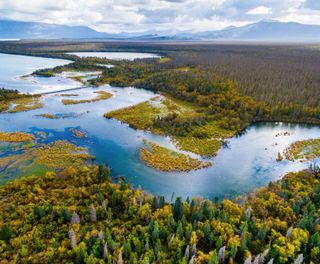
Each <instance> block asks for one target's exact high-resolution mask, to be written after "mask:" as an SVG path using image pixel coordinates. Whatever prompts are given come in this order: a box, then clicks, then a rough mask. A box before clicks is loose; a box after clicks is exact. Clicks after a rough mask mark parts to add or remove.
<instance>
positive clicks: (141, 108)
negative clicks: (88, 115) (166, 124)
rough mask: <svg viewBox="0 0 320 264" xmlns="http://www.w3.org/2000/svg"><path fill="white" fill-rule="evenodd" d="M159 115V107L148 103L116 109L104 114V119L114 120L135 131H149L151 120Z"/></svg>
mask: <svg viewBox="0 0 320 264" xmlns="http://www.w3.org/2000/svg"><path fill="white" fill-rule="evenodd" d="M160 114H161V108H160V107H154V106H153V105H152V104H150V103H149V102H144V103H140V104H137V105H134V106H130V107H126V108H122V109H118V110H115V111H111V112H108V113H106V114H105V115H104V116H105V117H106V118H115V119H118V120H120V121H121V122H124V123H127V124H129V125H130V126H131V127H133V128H136V129H144V130H151V129H152V125H153V120H154V119H155V118H156V117H157V116H158V115H160Z"/></svg>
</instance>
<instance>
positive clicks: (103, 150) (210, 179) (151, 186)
mask: <svg viewBox="0 0 320 264" xmlns="http://www.w3.org/2000/svg"><path fill="white" fill-rule="evenodd" d="M107 55H108V53H106V54H104V55H103V56H107ZM112 56H114V55H112ZM117 56H120V55H119V54H118V55H117ZM121 56H123V57H122V58H124V59H127V57H125V56H126V54H121ZM144 56H146V55H144ZM149 56H153V55H152V54H150V55H149ZM131 58H132V55H130V56H129V57H128V59H131ZM0 60H1V65H0V87H4V88H11V89H18V90H19V91H21V92H30V93H37V92H42V93H43V92H53V93H50V94H47V95H44V96H43V99H42V101H43V103H44V107H43V108H42V109H37V110H32V111H28V112H20V113H14V114H13V113H3V114H0V131H25V132H31V133H36V132H39V131H42V132H46V134H47V135H49V136H48V139H47V140H48V141H53V140H56V139H68V140H71V141H75V142H76V143H77V144H79V145H82V146H86V147H88V149H89V151H90V153H91V154H93V155H95V156H96V158H97V161H98V162H105V163H107V164H108V165H109V166H110V167H111V168H112V175H113V176H114V177H118V176H123V177H126V178H127V179H128V181H131V182H132V183H133V184H134V186H136V187H137V186H141V187H142V189H144V190H146V191H149V192H152V193H154V194H159V195H164V196H166V197H167V198H169V199H170V197H171V196H172V193H175V195H176V196H182V197H184V198H186V197H187V196H190V197H193V196H203V197H208V198H213V197H215V196H217V197H219V198H223V197H225V196H226V195H228V196H235V195H238V194H242V193H245V192H249V191H252V190H254V189H255V188H257V187H260V186H264V185H267V184H268V183H269V182H270V181H273V180H277V179H279V178H280V177H281V176H283V175H284V174H285V173H286V172H288V171H297V170H301V169H303V168H306V167H307V166H309V163H307V162H306V163H301V162H291V161H286V160H283V161H281V162H277V161H276V157H277V153H278V151H282V150H283V149H284V148H286V147H287V146H288V145H289V144H290V143H292V142H294V141H296V140H301V139H309V138H314V137H319V136H320V129H319V127H317V126H304V125H297V124H287V123H259V124H253V125H252V126H250V127H249V128H248V129H247V131H246V133H245V134H244V135H242V136H239V137H234V138H232V139H230V144H229V147H228V148H223V149H221V150H220V151H219V152H218V155H217V157H215V158H213V159H212V162H213V163H214V166H212V167H210V168H207V169H202V170H198V171H192V172H189V173H185V172H183V173H182V172H181V173H178V172H176V173H165V172H160V171H157V170H154V169H151V168H149V167H147V166H146V165H145V164H144V163H143V162H141V161H140V159H139V149H140V147H142V146H143V142H142V141H143V139H144V138H146V139H148V140H149V141H153V142H156V143H158V144H159V145H162V146H165V147H168V148H172V149H174V148H175V147H174V145H173V144H172V143H171V142H170V139H169V138H167V137H162V136H157V135H153V134H151V133H148V132H144V131H137V130H134V129H132V128H129V127H128V125H126V124H122V123H120V122H119V121H117V120H108V119H106V118H104V117H103V114H104V113H106V112H108V111H111V110H114V109H119V108H122V107H126V106H130V105H133V104H137V103H140V102H143V101H146V100H149V99H150V98H152V97H154V96H155V94H154V93H152V92H150V91H146V90H143V89H136V88H133V87H127V88H117V87H110V86H109V85H105V86H102V87H99V88H95V87H86V88H82V89H79V90H77V91H73V92H72V93H74V92H75V93H77V94H79V96H77V97H76V99H82V98H83V99H85V98H91V97H94V92H95V91H97V90H104V91H108V92H110V93H112V94H113V97H112V98H110V99H108V100H104V101H98V102H94V103H86V104H78V105H63V104H62V102H61V100H62V99H66V97H65V95H64V94H65V93H66V92H63V93H62V92H54V91H60V90H65V89H71V88H76V87H79V86H81V84H80V83H78V82H76V81H73V80H71V79H69V78H67V76H58V77H52V78H39V77H25V78H21V76H23V75H26V74H28V73H30V72H32V71H34V70H36V69H39V68H48V67H54V66H57V65H61V64H65V63H68V62H69V61H66V60H57V59H49V58H38V57H27V56H18V55H7V54H0ZM70 93H71V92H70ZM47 113H50V114H66V113H67V114H71V117H70V118H64V119H46V118H41V117H39V116H38V115H39V114H47ZM71 127H75V128H81V129H84V130H85V131H87V133H88V135H89V137H88V138H87V139H83V140H81V139H77V140H76V139H72V137H71V135H70V132H69V131H68V128H71ZM285 132H289V135H288V134H287V133H285ZM1 155H4V154H1V153H0V157H1ZM14 177H15V175H14V173H13V174H12V175H11V176H10V179H11V178H14Z"/></svg>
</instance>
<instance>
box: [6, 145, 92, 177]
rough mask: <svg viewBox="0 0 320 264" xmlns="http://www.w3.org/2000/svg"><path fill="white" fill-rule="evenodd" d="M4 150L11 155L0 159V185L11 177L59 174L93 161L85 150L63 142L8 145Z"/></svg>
mask: <svg viewBox="0 0 320 264" xmlns="http://www.w3.org/2000/svg"><path fill="white" fill-rule="evenodd" d="M6 148H7V149H11V154H9V155H6V156H4V157H0V183H2V182H5V181H7V180H9V179H10V178H11V177H12V175H14V176H15V177H21V176H29V175H37V176H42V175H44V174H45V172H46V171H55V172H61V171H63V170H65V169H67V168H69V167H73V166H74V167H75V168H77V167H78V166H83V165H85V164H90V163H91V161H92V160H94V157H93V156H92V155H90V154H89V153H88V150H87V149H86V148H82V147H78V146H76V145H74V144H71V143H69V142H68V141H63V140H58V141H54V142H52V143H49V144H45V145H42V144H25V145H22V146H20V145H19V146H15V145H9V146H6ZM17 151H18V152H17Z"/></svg>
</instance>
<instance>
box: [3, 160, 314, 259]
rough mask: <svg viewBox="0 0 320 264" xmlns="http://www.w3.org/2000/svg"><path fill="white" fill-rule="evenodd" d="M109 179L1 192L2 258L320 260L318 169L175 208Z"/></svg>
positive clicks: (61, 180) (55, 178) (35, 181)
mask: <svg viewBox="0 0 320 264" xmlns="http://www.w3.org/2000/svg"><path fill="white" fill-rule="evenodd" d="M108 179H109V170H107V169H106V168H105V167H103V166H99V167H91V168H88V167H83V168H77V169H74V170H70V171H69V173H61V174H58V175H56V174H55V173H47V174H46V175H45V176H44V177H27V178H23V179H19V180H15V181H13V182H10V183H7V184H6V185H5V186H2V187H0V196H1V197H2V198H1V199H0V209H1V212H2V213H1V214H0V254H1V259H2V261H4V263H6V262H11V261H14V262H16V263H26V262H29V261H31V260H32V261H33V262H38V263H39V262H40V263H63V262H77V263H99V261H100V262H101V261H104V262H105V263H186V264H187V263H189V261H191V260H192V262H191V263H199V264H202V263H217V264H218V263H244V262H245V263H252V261H253V260H256V261H255V263H267V262H269V261H272V262H273V263H280V264H281V263H293V262H294V261H295V260H297V259H303V261H304V262H305V263H314V264H316V263H319V259H320V233H319V230H320V223H319V217H320V215H319V206H320V204H319V201H320V199H319V193H320V190H319V188H320V175H319V173H318V169H317V168H314V169H312V170H310V171H302V172H299V173H290V174H288V175H286V176H285V177H284V178H283V179H282V180H281V181H279V182H276V183H271V184H270V185H269V187H264V188H262V189H259V190H257V191H256V192H254V193H252V194H250V195H249V196H247V197H241V198H239V199H238V200H236V201H232V200H228V199H226V200H224V201H222V202H218V201H215V202H214V203H213V202H211V201H209V200H204V199H201V198H194V199H191V200H189V199H187V200H186V201H182V200H181V199H180V198H177V199H176V201H175V202H174V203H173V204H170V203H167V202H166V201H165V199H164V198H163V197H157V196H155V197H152V196H151V195H148V194H145V193H143V192H142V191H141V190H140V189H137V190H133V189H132V188H130V186H129V185H128V184H125V183H123V182H122V183H120V184H119V185H118V184H114V183H111V182H110V180H108ZM249 260H250V261H251V262H249ZM272 262H271V263H272ZM269 263H270V262H269ZM296 263H301V262H296Z"/></svg>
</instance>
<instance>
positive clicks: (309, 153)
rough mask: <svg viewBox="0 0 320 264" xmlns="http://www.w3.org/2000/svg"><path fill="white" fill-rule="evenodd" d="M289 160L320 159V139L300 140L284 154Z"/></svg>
mask: <svg viewBox="0 0 320 264" xmlns="http://www.w3.org/2000/svg"><path fill="white" fill-rule="evenodd" d="M283 154H284V156H285V158H286V159H287V160H291V161H295V160H300V161H304V160H311V159H315V158H317V157H320V139H319V138H316V139H307V140H300V141H296V142H294V143H292V144H291V145H290V146H289V147H288V148H286V149H285V150H284V152H283Z"/></svg>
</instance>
